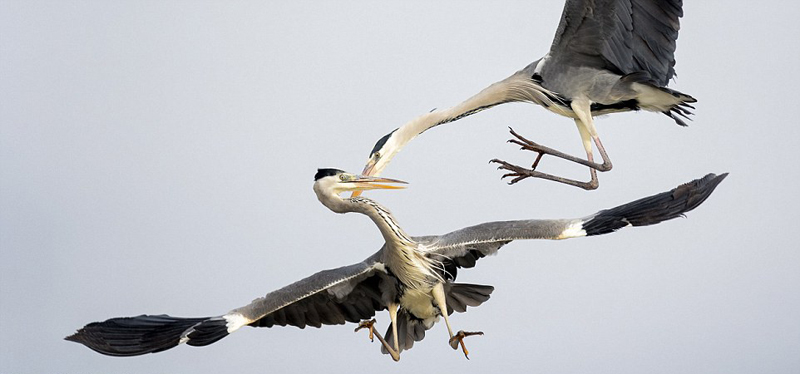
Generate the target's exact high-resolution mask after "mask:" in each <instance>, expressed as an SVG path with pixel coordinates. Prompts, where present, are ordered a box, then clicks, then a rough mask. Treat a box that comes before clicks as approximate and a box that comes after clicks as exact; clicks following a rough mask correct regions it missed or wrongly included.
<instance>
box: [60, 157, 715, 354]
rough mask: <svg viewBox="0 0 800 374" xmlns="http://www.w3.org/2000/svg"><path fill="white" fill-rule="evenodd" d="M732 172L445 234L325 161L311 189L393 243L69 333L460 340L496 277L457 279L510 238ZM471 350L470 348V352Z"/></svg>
mask: <svg viewBox="0 0 800 374" xmlns="http://www.w3.org/2000/svg"><path fill="white" fill-rule="evenodd" d="M726 175H727V174H722V175H719V176H717V175H714V174H709V175H707V176H705V177H704V178H702V179H698V180H694V181H692V182H689V183H686V184H683V185H681V186H678V187H677V188H675V189H673V190H671V191H668V192H663V193H660V194H657V195H653V196H650V197H646V198H643V199H639V200H636V201H634V202H631V203H627V204H624V205H620V206H618V207H615V208H611V209H608V210H602V211H600V212H598V213H595V214H592V215H589V216H586V217H583V218H577V219H555V220H520V221H500V222H486V223H482V224H479V225H476V226H471V227H467V228H463V229H461V230H457V231H453V232H451V233H449V234H445V235H440V236H420V237H413V236H410V235H408V234H407V233H406V232H405V231H404V230H403V229H402V228H401V227H400V226H399V225H398V224H397V221H396V220H395V218H394V216H392V214H391V213H390V212H389V210H387V209H386V208H385V207H383V206H381V205H380V204H378V203H377V202H375V201H373V200H371V199H368V198H365V197H362V196H359V197H354V198H342V197H340V194H341V193H344V192H352V191H363V190H370V189H378V188H402V187H400V186H397V185H394V184H396V183H404V182H401V181H398V180H393V179H386V178H378V177H374V176H373V177H370V176H363V175H356V174H349V173H346V172H344V171H341V170H338V169H319V170H318V172H317V174H316V176H315V180H316V181H315V183H314V192H315V193H316V195H317V198H318V199H319V200H320V202H322V204H323V205H325V206H326V207H328V208H329V209H330V210H332V211H334V212H336V213H347V212H356V213H361V214H364V215H366V216H368V217H369V218H370V219H372V221H373V222H374V223H375V225H377V226H378V229H379V230H380V232H381V234H382V235H383V237H384V239H385V241H386V243H385V244H384V245H383V247H382V248H381V249H380V250H378V252H376V253H375V254H373V255H371V256H369V257H367V258H366V259H365V260H364V261H361V262H358V263H356V264H353V265H350V266H344V267H340V268H336V269H330V270H325V271H321V272H318V273H316V274H314V275H312V276H310V277H307V278H305V279H302V280H300V281H298V282H295V283H293V284H290V285H288V286H286V287H283V288H281V289H278V290H276V291H273V292H270V293H268V294H267V295H266V296H264V297H262V298H259V299H256V300H254V301H253V302H252V303H250V304H248V305H246V306H243V307H241V308H237V309H233V310H231V311H230V312H228V313H225V314H223V315H220V316H215V317H203V318H180V317H171V316H168V315H140V316H137V317H121V318H111V319H109V320H106V321H105V322H94V323H90V324H88V325H86V326H85V327H83V328H82V329H80V330H78V332H77V333H75V334H74V335H71V336H68V337H67V338H66V339H67V340H71V341H74V342H78V343H81V344H84V345H86V346H87V347H89V348H91V349H93V350H95V351H97V352H100V353H102V354H106V355H111V356H135V355H141V354H145V353H154V352H160V351H164V350H167V349H170V348H172V347H175V346H177V345H179V344H181V343H186V344H188V345H192V346H204V345H208V344H211V343H214V342H216V341H218V340H220V339H222V338H224V337H225V336H227V335H228V334H230V333H232V332H234V331H236V330H238V329H239V328H241V327H243V326H252V327H272V326H275V325H279V326H286V325H292V326H297V327H301V328H303V327H305V326H314V327H320V326H321V325H335V324H343V323H345V322H353V323H359V325H358V327H357V328H356V331H358V330H359V329H362V328H366V329H368V330H369V333H370V338H372V336H373V334H374V336H376V337H377V338H378V340H379V341H380V342H381V345H382V348H381V350H382V351H383V352H384V353H388V354H391V356H392V358H393V359H394V360H395V361H397V360H399V359H400V353H401V352H402V351H403V350H406V349H410V348H411V347H412V346H413V344H414V342H415V341H420V340H422V339H423V338H424V337H425V331H426V330H428V329H430V328H431V327H433V325H434V323H435V322H437V321H438V320H439V316H441V317H443V318H444V321H445V324H446V325H447V330H448V334H449V344H450V345H451V347H453V349H457V348H458V346H459V345H460V346H461V349H462V350H463V352H464V355H468V351H467V349H466V346H464V342H463V339H464V338H465V337H466V336H470V335H476V334H482V333H481V332H464V331H459V332H457V333H455V334H454V333H453V330H452V329H451V327H450V321H449V318H448V315H449V314H452V313H453V312H454V311H456V312H464V311H466V309H467V307H468V306H472V307H474V306H478V305H480V304H482V303H483V302H485V301H486V300H488V299H489V296H490V294H491V293H492V291H493V290H494V287H492V286H484V285H475V284H463V283H454V281H455V279H456V275H457V270H458V269H459V268H471V267H473V266H475V263H476V261H477V260H479V259H481V258H483V257H485V256H488V255H491V254H494V253H496V252H497V251H498V250H499V249H500V248H501V247H502V246H504V245H506V244H508V243H509V242H511V241H512V240H522V239H568V238H575V237H581V236H592V235H600V234H607V233H611V232H614V231H616V230H618V229H621V228H623V227H627V226H645V225H651V224H656V223H659V222H662V221H665V220H669V219H672V218H675V217H679V216H682V215H683V214H685V213H686V212H688V211H690V210H692V209H694V208H695V207H697V206H698V205H700V204H701V203H702V202H703V201H704V200H705V199H706V198H707V197H708V196H709V195H710V194H711V193H712V192H713V191H714V189H715V188H716V186H717V185H718V184H719V183H720V182H721V181H722V180H723V179H724V178H725V176H726ZM382 310H387V311H388V312H389V318H390V320H391V325H390V326H389V328H388V329H387V332H386V336H385V338H384V337H383V336H381V335H380V334H379V333H377V332H376V331H374V330H373V325H374V323H375V320H374V319H372V320H369V319H371V318H372V317H373V316H374V315H375V313H376V312H377V311H382ZM467 358H469V356H467Z"/></svg>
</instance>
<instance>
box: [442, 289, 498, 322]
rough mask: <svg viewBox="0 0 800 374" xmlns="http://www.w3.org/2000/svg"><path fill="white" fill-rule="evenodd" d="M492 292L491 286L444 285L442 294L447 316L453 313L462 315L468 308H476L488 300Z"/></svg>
mask: <svg viewBox="0 0 800 374" xmlns="http://www.w3.org/2000/svg"><path fill="white" fill-rule="evenodd" d="M492 291H494V287H492V286H484V285H480V284H466V283H446V284H445V286H444V292H445V295H446V296H445V297H446V300H445V301H446V302H447V314H448V315H450V314H453V312H454V311H456V312H459V313H464V312H466V311H467V307H468V306H472V307H475V306H478V305H481V304H483V303H484V302H486V300H489V296H490V295H491V294H492Z"/></svg>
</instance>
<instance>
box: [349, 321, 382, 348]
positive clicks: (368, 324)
mask: <svg viewBox="0 0 800 374" xmlns="http://www.w3.org/2000/svg"><path fill="white" fill-rule="evenodd" d="M375 322H377V321H375V318H373V319H371V320H369V321H361V322H359V323H358V327H356V329H355V330H354V331H353V332H358V330H361V329H367V330H368V331H369V341H371V342H374V341H375Z"/></svg>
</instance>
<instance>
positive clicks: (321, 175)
mask: <svg viewBox="0 0 800 374" xmlns="http://www.w3.org/2000/svg"><path fill="white" fill-rule="evenodd" d="M314 181H315V182H314V190H315V191H317V192H318V194H319V193H323V194H325V193H326V192H327V193H331V194H334V195H339V194H340V193H343V192H360V191H367V190H377V189H391V190H396V189H402V188H405V186H396V185H392V184H407V183H406V182H403V181H401V180H397V179H389V178H381V177H373V176H369V175H359V174H352V173H348V172H346V171H344V170H339V169H331V168H328V169H317V174H316V175H315V176H314Z"/></svg>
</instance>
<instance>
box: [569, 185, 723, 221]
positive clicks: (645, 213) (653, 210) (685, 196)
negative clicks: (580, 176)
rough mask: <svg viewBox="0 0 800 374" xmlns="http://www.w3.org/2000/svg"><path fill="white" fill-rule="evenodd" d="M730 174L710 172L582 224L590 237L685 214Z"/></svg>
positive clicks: (598, 215)
mask: <svg viewBox="0 0 800 374" xmlns="http://www.w3.org/2000/svg"><path fill="white" fill-rule="evenodd" d="M726 176H728V173H725V174H722V175H714V174H708V175H706V176H705V177H703V178H701V179H696V180H693V181H691V182H689V183H686V184H682V185H680V186H678V187H677V188H674V189H673V190H672V191H669V192H662V193H660V194H658V195H653V196H650V197H645V198H643V199H639V200H636V201H634V202H630V203H627V204H625V205H620V206H618V207H616V208H611V209H607V210H602V211H600V212H598V213H597V214H595V215H594V216H593V217H591V218H590V219H589V220H588V221H587V222H585V223H584V224H583V230H585V231H586V235H587V236H591V235H601V234H608V233H610V232H614V231H616V230H619V229H621V228H623V227H626V226H629V225H630V226H647V225H653V224H656V223H659V222H663V221H666V220H670V219H673V218H676V217H680V216H683V214H684V213H686V212H688V211H690V210H692V209H694V208H696V207H697V206H698V205H700V204H701V203H703V201H705V200H706V199H707V198H708V197H709V196H710V195H711V193H712V192H714V189H715V188H717V185H719V183H720V182H722V180H723V179H725V177H726Z"/></svg>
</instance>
